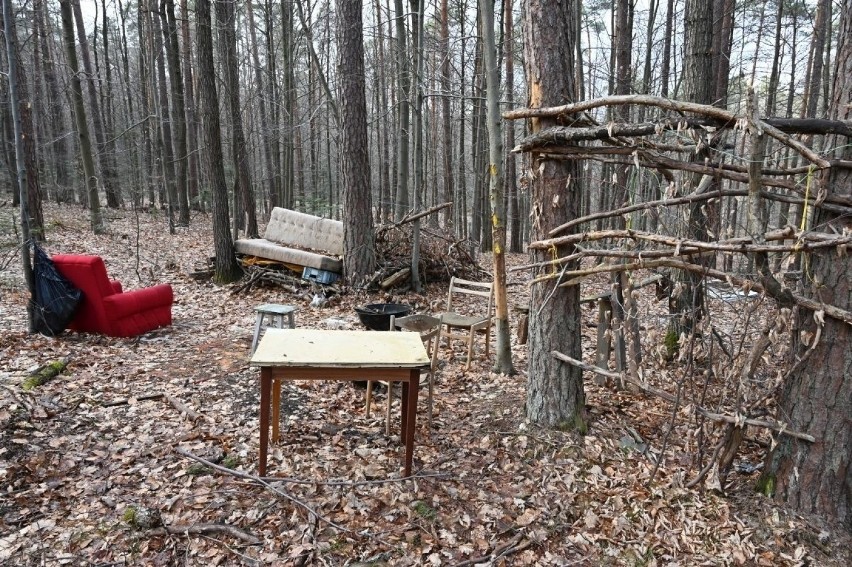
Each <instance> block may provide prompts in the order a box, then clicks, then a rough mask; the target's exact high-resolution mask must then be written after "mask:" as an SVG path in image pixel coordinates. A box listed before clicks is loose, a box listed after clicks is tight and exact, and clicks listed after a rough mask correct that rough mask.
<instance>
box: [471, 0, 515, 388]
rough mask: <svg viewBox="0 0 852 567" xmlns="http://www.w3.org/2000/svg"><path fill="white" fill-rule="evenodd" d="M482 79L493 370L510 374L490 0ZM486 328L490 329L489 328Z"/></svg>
mask: <svg viewBox="0 0 852 567" xmlns="http://www.w3.org/2000/svg"><path fill="white" fill-rule="evenodd" d="M479 15H480V18H481V22H482V46H483V55H484V57H483V59H484V63H485V81H486V99H487V100H486V105H487V110H486V116H487V120H486V125H487V128H488V150H489V151H488V155H489V160H488V161H489V164H488V172H489V175H488V178H489V193H490V201H491V210H492V211H493V215H492V216H491V231H492V235H493V237H492V238H493V242H494V268H493V269H494V301H495V307H496V317H495V321H496V327H497V341H496V347H495V350H496V353H495V357H494V371H495V372H499V373H500V374H514V372H515V369H514V368H513V367H512V348H511V343H510V333H509V308H508V303H509V302H508V297H507V293H506V207H505V205H504V200H503V131H502V128H501V126H500V125H501V118H500V73H499V69H500V68H499V66H498V64H497V46H496V44H495V43H494V4H493V0H480V1H479ZM488 332H491V331H490V329H489V330H488Z"/></svg>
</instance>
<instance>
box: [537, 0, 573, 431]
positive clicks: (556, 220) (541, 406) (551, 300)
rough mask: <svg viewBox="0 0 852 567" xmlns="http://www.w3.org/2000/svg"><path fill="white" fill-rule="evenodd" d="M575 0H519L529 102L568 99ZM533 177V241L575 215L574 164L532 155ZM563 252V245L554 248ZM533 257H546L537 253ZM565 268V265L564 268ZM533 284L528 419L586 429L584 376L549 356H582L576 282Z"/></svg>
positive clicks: (540, 125) (546, 122) (540, 123)
mask: <svg viewBox="0 0 852 567" xmlns="http://www.w3.org/2000/svg"><path fill="white" fill-rule="evenodd" d="M574 1H575V0H570V1H564V0H525V2H524V11H523V33H524V66H525V69H526V77H527V92H528V93H529V94H528V96H529V104H530V106H531V107H533V108H535V107H545V106H551V105H557V104H565V103H566V102H570V101H574V100H575V97H576V92H577V91H576V88H575V85H574V77H575V74H574V42H575V41H576V40H577V38H576V37H575V36H574V33H575V30H576V26H575V25H574V18H575V17H576V10H575V6H574ZM555 125H556V120H554V119H550V118H547V119H545V118H541V119H533V120H531V130H532V132H533V133H535V132H538V131H540V130H542V129H544V128H547V127H550V126H555ZM532 159H533V162H534V163H533V165H534V167H533V169H534V170H535V171H536V172H537V175H536V176H535V178H534V179H533V180H532V183H531V187H530V188H531V193H532V199H531V201H532V203H531V208H532V211H531V216H532V231H533V235H532V238H533V239H538V238H542V237H546V235H547V231H548V230H550V229H551V228H553V227H556V226H559V225H561V224H562V223H564V222H567V221H568V220H570V219H573V218H576V217H577V214H578V207H579V202H580V195H581V193H582V186H581V182H580V179H579V175H578V173H579V172H578V171H577V166H576V165H575V163H574V162H569V161H559V160H549V159H546V158H545V156H543V155H541V154H533V156H532ZM553 253H554V254H556V255H558V256H560V257H561V256H567V255H568V254H569V253H570V250H569V249H568V247H564V248H563V249H557V250H555V251H553ZM532 255H533V258H532V260H533V261H534V262H545V261H547V260H549V259H551V256H550V252H542V251H535V252H533V253H532ZM568 269H571V268H570V267H569V268H568ZM548 282H549V283H543V284H539V285H536V286H533V288H532V291H531V294H530V321H529V380H528V382H527V403H526V411H527V417H528V418H529V419H530V420H531V421H532V422H534V423H538V424H541V425H546V426H569V427H575V428H577V429H578V430H580V431H583V430H585V427H586V425H585V419H584V417H583V406H584V403H585V396H584V393H583V375H582V371H580V370H579V369H578V368H574V367H573V366H570V365H567V364H561V363H559V362H558V361H557V360H556V359H555V358H554V357H553V355H552V354H551V353H552V352H553V351H561V352H563V353H564V354H567V355H568V356H571V357H574V358H581V357H582V351H581V350H580V335H581V328H580V292H579V286H571V287H568V288H560V287H557V283H558V280H557V279H551V280H548Z"/></svg>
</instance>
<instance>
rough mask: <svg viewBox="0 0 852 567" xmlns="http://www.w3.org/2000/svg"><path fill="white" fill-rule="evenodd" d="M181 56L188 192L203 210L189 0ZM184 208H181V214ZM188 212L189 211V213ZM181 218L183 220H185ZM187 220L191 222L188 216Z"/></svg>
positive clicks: (184, 11)
mask: <svg viewBox="0 0 852 567" xmlns="http://www.w3.org/2000/svg"><path fill="white" fill-rule="evenodd" d="M180 14H181V20H180V31H181V44H180V58H181V61H182V63H183V72H182V73H181V75H182V77H183V109H184V116H185V121H186V152H187V163H186V193H187V198H188V200H189V208H190V209H194V210H198V211H203V210H204V203H202V201H201V196H200V195H199V191H198V175H199V170H198V121H197V119H196V116H195V86H194V81H193V79H192V50H191V48H190V46H191V45H192V43H191V40H190V32H189V8H188V7H187V0H180ZM182 214H183V210H182V209H181V215H182ZM187 214H188V213H187ZM183 220H184V219H183V218H181V222H183ZM186 222H187V223H188V222H189V217H187V219H186Z"/></svg>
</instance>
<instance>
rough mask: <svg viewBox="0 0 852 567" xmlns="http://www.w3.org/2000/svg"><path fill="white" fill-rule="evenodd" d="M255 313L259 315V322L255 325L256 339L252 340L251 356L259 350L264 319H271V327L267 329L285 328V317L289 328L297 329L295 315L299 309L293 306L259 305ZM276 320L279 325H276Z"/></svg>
mask: <svg viewBox="0 0 852 567" xmlns="http://www.w3.org/2000/svg"><path fill="white" fill-rule="evenodd" d="M254 311H255V313H257V320H256V321H255V324H254V338H253V339H252V340H251V354H254V350H255V349H256V348H257V341H258V339H259V338H260V328H261V327H262V326H263V319H264V318H265V317H269V325H266V327H270V326H274V327H277V328H279V329H283V328H284V316H285V315H286V316H287V326H288V327H289V328H291V329H295V328H296V318H295V317H294V313H296V311H297V308H296V307H294V306H292V305H279V304H277V303H266V304H264V305H258V306H257V307H255V308H254ZM276 318H277V320H278V323H277V324H276Z"/></svg>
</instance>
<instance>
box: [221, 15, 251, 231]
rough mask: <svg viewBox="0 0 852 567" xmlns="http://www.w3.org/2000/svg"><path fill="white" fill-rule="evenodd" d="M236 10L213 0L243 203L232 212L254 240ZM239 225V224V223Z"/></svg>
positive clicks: (239, 192)
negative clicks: (238, 217) (242, 217)
mask: <svg viewBox="0 0 852 567" xmlns="http://www.w3.org/2000/svg"><path fill="white" fill-rule="evenodd" d="M236 18H237V16H236V11H235V9H234V0H216V22H217V23H218V24H219V49H220V51H221V53H222V64H223V65H224V67H225V69H224V77H225V93H226V94H227V101H228V108H229V109H230V111H231V112H230V116H231V137H232V140H231V142H232V145H233V151H232V154H233V156H234V170H235V172H236V175H237V183H236V187H237V194H238V195H239V197H240V198H239V201H240V203H241V204H242V208H243V210H242V211H234V215H238V214H244V215H245V220H246V226H245V230H246V236H247V237H249V238H257V234H258V233H257V206H256V203H255V200H254V188H253V187H252V181H251V171H250V170H249V155H248V147H247V145H246V137H245V134H244V133H243V116H242V108H241V106H240V74H239V69H238V67H237V32H236V27H235V26H236V23H235V21H236ZM240 224H241V223H240Z"/></svg>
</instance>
